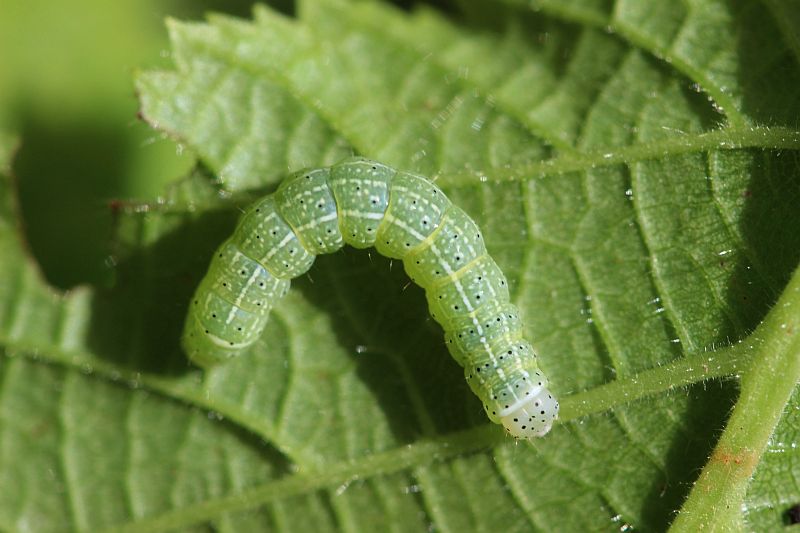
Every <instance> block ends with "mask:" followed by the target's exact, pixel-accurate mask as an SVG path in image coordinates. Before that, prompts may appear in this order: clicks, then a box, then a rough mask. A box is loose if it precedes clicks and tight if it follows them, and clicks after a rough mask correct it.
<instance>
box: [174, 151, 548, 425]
mask: <svg viewBox="0 0 800 533" xmlns="http://www.w3.org/2000/svg"><path fill="white" fill-rule="evenodd" d="M345 244H349V245H351V246H353V247H356V248H368V247H370V246H374V247H375V248H376V249H377V251H378V252H379V253H381V254H382V255H385V256H387V257H392V258H395V259H401V260H402V261H403V265H404V267H405V270H406V272H407V273H408V275H409V277H411V279H412V280H413V281H414V282H415V283H417V284H418V285H420V286H421V287H422V288H423V289H425V294H426V297H427V300H428V306H429V308H430V312H431V316H432V317H433V318H434V319H435V320H436V321H437V322H438V323H439V324H441V326H442V328H443V329H444V331H445V339H446V341H447V346H448V348H449V350H450V353H451V354H452V355H453V357H454V358H455V359H456V361H458V363H459V364H460V365H461V366H462V367H464V374H465V376H466V379H467V382H468V383H469V386H470V388H471V389H472V390H473V391H474V392H475V394H477V395H478V397H479V398H480V399H481V401H482V402H483V405H484V408H485V409H486V413H487V415H488V416H489V418H490V419H491V420H492V421H493V422H496V423H499V424H502V425H503V426H504V427H505V428H506V429H507V430H508V432H509V433H511V434H512V435H514V436H515V437H525V438H531V437H538V436H542V435H544V434H545V433H547V431H549V430H550V427H551V426H552V423H553V421H554V420H555V419H556V417H557V415H558V402H556V400H555V399H554V398H553V396H552V395H551V394H550V392H549V390H548V389H547V379H546V378H545V377H544V375H543V374H542V373H541V371H540V370H539V368H538V364H537V361H536V354H535V352H534V351H533V348H532V347H531V345H530V343H528V342H527V341H526V340H525V339H524V338H523V335H522V325H521V323H520V320H519V315H518V312H517V309H516V307H515V306H514V305H513V304H511V303H510V300H509V294H508V283H507V282H506V278H505V276H504V275H503V273H502V272H501V271H500V268H499V267H498V266H497V264H496V263H495V262H494V260H493V259H492V258H491V257H490V256H489V255H488V253H487V252H486V247H485V245H484V242H483V237H482V236H481V233H480V230H479V229H478V227H477V226H476V224H475V222H473V221H472V219H471V218H470V217H469V216H468V215H467V214H466V213H465V212H464V211H463V210H462V209H460V208H459V207H457V206H455V205H453V204H452V203H451V202H450V200H448V198H447V197H446V196H445V195H444V193H442V191H441V190H439V189H438V188H437V187H436V186H435V185H434V184H433V183H431V182H430V181H429V180H427V179H426V178H424V177H422V176H417V175H414V174H410V173H407V172H403V171H398V170H395V169H393V168H391V167H388V166H386V165H383V164H381V163H377V162H375V161H369V160H366V159H361V158H351V159H347V160H345V161H342V162H341V163H339V164H336V165H333V166H332V167H328V168H321V169H315V170H306V171H302V172H298V173H296V174H293V175H292V176H290V177H289V178H287V179H286V181H284V182H283V183H282V184H281V185H280V187H279V188H278V190H277V191H276V192H275V193H274V194H272V195H269V196H266V197H264V198H262V199H261V200H259V201H257V202H256V203H255V204H253V205H252V206H250V207H249V208H248V209H247V211H246V212H245V213H244V215H242V217H241V219H240V221H239V224H238V226H237V228H236V230H235V232H234V234H233V236H232V237H231V238H229V239H228V240H227V241H225V242H224V243H223V244H222V245H221V246H220V247H219V249H218V250H217V252H216V254H215V256H214V258H213V260H212V262H211V266H210V267H209V270H208V273H207V274H206V276H205V278H204V279H203V281H202V282H201V283H200V286H199V287H198V289H197V291H196V293H195V296H194V298H193V299H192V302H191V304H190V308H189V314H188V317H187V319H186V326H185V330H184V334H183V347H184V349H185V351H186V353H187V355H188V356H189V357H190V358H191V359H192V361H194V362H195V363H197V364H199V365H201V366H210V365H213V364H216V363H219V362H222V361H225V360H226V359H229V358H231V357H234V356H235V355H237V353H238V352H239V351H241V350H242V349H243V348H245V347H247V346H249V345H250V344H252V343H253V342H255V341H256V340H257V339H258V338H259V336H260V335H261V332H262V331H263V329H264V326H265V325H266V321H267V316H268V314H269V311H270V309H271V308H272V306H274V305H275V303H276V302H277V301H278V300H279V299H280V298H282V297H283V296H284V295H285V294H286V292H287V291H288V290H289V283H290V280H291V279H292V278H296V277H297V276H300V275H301V274H303V273H305V272H306V271H307V270H308V269H309V268H310V267H311V264H312V263H313V262H314V258H315V256H317V255H319V254H326V253H332V252H335V251H337V250H339V249H340V248H342V247H343V246H344V245H345Z"/></svg>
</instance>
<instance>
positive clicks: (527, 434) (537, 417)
mask: <svg viewBox="0 0 800 533" xmlns="http://www.w3.org/2000/svg"><path fill="white" fill-rule="evenodd" d="M556 418H558V402H557V401H556V399H555V398H553V395H552V394H550V391H549V390H547V388H546V387H541V388H540V389H539V391H538V392H537V393H536V394H534V395H533V396H531V397H529V398H526V401H525V402H524V403H520V404H519V405H517V406H515V408H514V410H512V411H511V412H509V413H508V414H506V415H505V416H501V417H500V423H501V424H503V427H504V428H506V431H508V432H509V433H510V434H511V435H512V436H514V437H518V438H525V439H530V438H533V437H542V436H544V435H545V434H546V433H547V432H548V431H550V428H551V427H553V422H554V421H555V419H556Z"/></svg>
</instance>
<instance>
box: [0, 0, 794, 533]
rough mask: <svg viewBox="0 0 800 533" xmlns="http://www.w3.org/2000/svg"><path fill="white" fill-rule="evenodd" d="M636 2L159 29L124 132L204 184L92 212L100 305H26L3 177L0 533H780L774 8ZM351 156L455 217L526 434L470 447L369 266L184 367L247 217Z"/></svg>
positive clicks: (386, 288)
mask: <svg viewBox="0 0 800 533" xmlns="http://www.w3.org/2000/svg"><path fill="white" fill-rule="evenodd" d="M646 4H647V5H646V6H644V5H643V3H641V2H624V1H621V2H616V3H613V4H612V3H609V2H605V1H602V2H593V1H591V0H583V1H575V2H557V3H556V2H544V1H543V2H537V3H535V4H532V7H535V8H536V9H535V10H529V8H528V4H527V3H524V4H523V5H522V6H521V7H508V6H505V7H504V6H490V7H489V8H486V9H487V10H489V11H491V16H486V17H485V19H481V18H477V19H475V20H474V21H473V22H468V21H465V20H458V19H456V20H453V19H449V18H446V17H445V16H443V15H442V14H441V13H438V12H437V11H433V10H430V9H420V10H418V11H414V12H412V13H404V12H401V11H397V10H396V9H394V8H391V7H389V6H387V5H384V4H379V3H346V4H345V3H339V2H336V1H332V0H318V1H308V2H304V3H302V4H301V6H300V9H299V15H298V18H296V19H293V18H285V17H283V16H281V15H278V14H276V13H274V12H272V11H269V10H267V9H264V8H261V9H258V10H256V13H255V16H254V20H253V21H244V20H239V19H232V18H226V17H219V16H212V17H210V18H209V22H207V23H184V22H178V21H174V20H173V21H170V22H169V29H170V35H171V40H172V48H173V58H174V60H175V66H176V67H175V70H174V71H161V72H144V73H141V74H139V75H138V77H137V88H138V91H139V94H140V98H141V103H142V112H143V115H144V117H145V118H146V120H147V121H148V122H150V123H151V124H153V125H155V126H157V127H158V128H160V129H162V130H164V131H166V132H169V133H170V134H171V135H173V136H175V137H176V138H178V139H179V140H181V141H182V142H183V143H185V144H187V145H188V146H190V147H191V148H192V150H193V151H194V152H195V153H196V154H197V155H198V158H199V159H200V162H201V163H202V165H201V166H200V167H198V169H197V171H196V172H195V173H193V174H192V175H191V176H189V177H187V178H186V179H184V180H182V181H180V182H178V183H176V184H175V185H174V186H173V187H172V188H170V189H169V190H168V191H166V193H165V195H164V198H162V199H160V200H157V201H156V200H154V201H152V202H146V203H142V204H126V203H121V204H119V205H118V206H117V209H118V212H117V219H118V224H117V235H118V248H117V250H116V255H115V257H116V259H117V262H118V264H117V277H118V282H117V285H116V287H114V288H113V289H111V290H103V289H93V288H85V289H81V290H78V291H74V292H71V293H69V294H58V293H56V292H54V291H52V290H51V289H49V288H48V287H47V286H46V284H45V283H44V282H43V280H42V278H41V276H40V275H39V274H38V272H37V270H36V268H35V266H34V264H33V263H32V261H31V259H30V258H29V257H28V256H27V254H26V253H25V249H24V246H23V244H22V242H21V239H20V232H19V228H18V223H17V217H16V213H15V209H16V208H15V204H14V195H13V191H12V188H11V181H10V180H9V178H8V177H7V176H6V177H5V178H4V179H3V180H2V181H0V187H2V188H0V200H2V201H1V202H0V246H2V248H0V249H2V250H3V251H4V252H3V253H4V254H7V255H4V259H3V261H0V280H2V283H0V347H1V348H0V349H2V350H3V354H4V357H3V358H2V359H0V377H2V384H3V385H2V388H0V422H2V423H0V489H2V490H0V528H2V529H8V530H18V529H19V530H22V529H35V530H37V531H47V530H61V529H65V528H70V529H78V530H92V531H94V530H100V529H104V528H107V529H116V530H128V531H154V530H165V529H189V530H191V529H194V528H201V527H202V526H204V525H205V526H206V527H213V528H215V529H223V530H237V531H238V530H253V529H255V530H268V529H279V530H291V529H296V530H301V531H306V530H342V529H344V530H364V531H371V530H384V529H388V528H391V529H393V530H398V531H402V530H409V531H419V530H423V529H441V530H466V531H482V530H492V531H494V530H502V531H530V530H547V531H550V530H558V531H583V530H591V531H598V530H601V531H606V530H607V531H612V530H615V531H618V530H627V529H629V528H630V527H633V528H635V529H639V530H665V529H666V528H667V527H668V525H669V524H670V523H671V522H672V521H673V520H674V519H675V516H676V513H678V519H677V520H676V521H675V525H674V528H675V529H676V530H678V531H682V530H685V531H690V530H697V529H700V528H701V527H702V528H705V529H710V530H729V529H736V528H745V529H748V530H763V531H768V530H775V529H776V528H779V527H782V524H783V523H784V520H785V517H786V514H785V513H786V511H787V509H788V508H789V507H791V506H792V505H793V504H794V503H797V502H800V487H798V485H797V482H796V479H798V475H800V470H798V468H800V466H799V465H800V461H798V452H797V447H796V446H794V445H793V444H795V442H796V440H797V434H796V425H797V421H796V420H795V419H796V416H795V415H796V413H797V411H798V409H800V404H798V398H797V394H796V392H795V394H794V396H793V397H791V398H790V396H791V395H792V392H793V391H794V390H795V389H796V384H797V382H798V377H800V368H798V361H800V346H799V344H800V340H799V339H800V336H798V332H800V310H799V309H800V307H798V306H800V293H798V289H797V286H798V285H799V284H800V277H799V276H800V274H797V273H795V270H796V267H797V265H798V259H800V233H799V232H797V229H796V228H797V227H798V224H800V220H799V219H800V217H799V216H798V212H797V209H796V205H797V203H798V201H800V187H798V185H797V180H796V176H797V171H798V168H800V132H798V131H797V130H796V129H792V128H796V117H797V116H798V113H797V111H798V110H797V106H798V97H797V92H796V91H795V90H793V87H796V86H797V83H796V81H797V80H798V76H800V65H799V64H798V54H797V41H796V38H795V37H794V36H793V35H792V32H791V31H790V30H791V28H790V27H789V26H787V24H786V20H796V18H797V16H798V15H797V9H795V8H794V7H792V6H790V5H789V4H787V5H781V6H778V5H777V2H774V3H766V4H765V5H768V6H770V8H769V9H766V10H759V9H758V7H760V4H755V3H753V2H730V3H724V2H710V1H706V2H704V1H700V0H698V1H697V2H693V3H691V4H687V6H685V7H683V9H684V11H680V10H676V11H674V12H673V11H669V12H666V11H664V8H663V7H661V4H660V3H658V2H647V3H646ZM682 6H683V5H682ZM469 20H472V19H469ZM750 20H755V21H757V22H758V26H756V25H753V26H752V27H750V26H748V25H747V24H745V23H746V22H748V21H750ZM744 29H746V30H747V31H744ZM701 37H702V38H701ZM793 84H794V85H793ZM0 146H2V145H0ZM352 152H355V153H359V154H363V155H365V156H368V157H372V158H376V159H380V160H382V161H386V162H387V163H390V164H393V165H396V166H398V167H402V168H408V169H414V170H417V171H420V172H424V173H426V174H429V175H431V176H434V177H436V178H437V180H438V183H440V184H441V185H442V187H443V188H444V189H445V190H446V192H447V193H448V195H450V196H451V197H452V198H453V200H454V201H455V202H457V203H458V204H459V205H461V206H463V207H464V208H465V209H466V210H467V211H468V212H470V214H472V215H473V216H474V217H475V218H476V219H477V220H478V221H479V223H480V225H481V227H482V228H483V232H484V234H485V236H486V240H487V244H488V246H489V248H490V251H491V253H492V254H493V256H495V257H496V258H497V260H498V263H499V264H500V265H501V267H502V268H503V270H504V271H505V272H506V274H507V276H508V278H509V281H510V283H511V285H512V293H513V298H514V301H515V302H516V303H517V304H518V305H519V307H520V310H521V312H522V314H523V318H524V321H525V324H526V327H527V329H526V333H527V334H528V336H529V337H530V338H531V339H532V340H533V342H534V345H535V346H536V347H537V350H538V351H539V353H540V360H541V365H542V367H543V369H544V370H545V372H546V373H547V375H548V376H549V377H550V379H551V381H552V384H553V388H554V391H555V392H556V393H557V394H558V395H559V397H560V399H561V400H562V406H563V411H562V417H561V420H560V423H559V424H558V425H557V426H556V427H555V428H554V429H553V431H552V432H551V433H550V434H549V435H548V436H547V437H545V438H544V439H541V440H537V441H536V442H534V443H528V442H515V441H513V440H512V439H511V438H509V437H507V436H505V435H504V434H503V432H502V430H501V429H500V428H499V427H496V426H494V425H492V424H490V423H488V421H487V420H486V419H485V416H484V415H483V413H482V410H481V407H480V404H479V402H478V401H477V399H476V398H474V397H473V396H472V394H471V393H470V392H469V390H468V388H467V386H466V384H465V382H464V380H463V378H462V375H461V370H460V369H459V368H458V366H457V364H456V363H455V362H454V361H452V360H451V359H450V358H449V356H448V355H447V351H446V349H445V347H444V346H443V342H442V338H441V331H440V329H439V328H438V326H437V325H436V324H435V323H433V322H432V321H431V320H430V319H429V317H428V315H427V311H426V308H425V302H424V297H423V294H422V291H421V290H420V289H419V288H418V287H416V286H414V285H411V284H410V282H409V281H408V279H407V278H406V276H405V274H404V273H403V271H402V268H401V267H400V265H399V264H397V263H392V262H391V261H389V260H387V259H384V258H382V257H380V256H377V255H376V254H375V253H369V252H367V251H354V250H352V249H346V250H344V251H343V252H341V253H337V254H334V255H331V256H324V257H320V258H318V259H317V262H316V264H315V266H314V268H313V269H312V270H311V272H310V273H309V275H308V276H306V277H303V278H301V279H299V280H297V282H296V283H294V287H293V290H292V291H291V292H290V294H289V296H288V297H287V298H286V299H285V300H284V301H282V302H281V303H280V304H279V305H278V306H277V308H276V309H275V311H274V312H273V315H272V316H271V319H270V322H269V325H268V327H267V331H266V332H265V334H264V336H263V338H262V340H261V341H260V342H259V343H258V344H257V345H256V346H255V347H254V348H253V349H251V350H250V351H249V353H248V354H246V355H245V356H243V357H240V358H239V359H237V360H235V361H233V362H232V363H230V364H227V365H224V366H222V367H219V368H215V369H214V370H211V371H209V372H205V373H203V372H201V371H199V370H197V369H194V368H192V367H191V366H190V365H189V364H188V362H187V361H186V360H185V357H184V356H183V354H182V353H181V352H180V349H179V346H178V338H179V335H180V330H181V327H182V321H183V317H184V314H185V309H186V304H187V300H188V298H189V297H190V294H191V293H192V291H193V289H194V287H195V285H196V283H197V282H198V281H199V279H200V277H201V276H202V275H203V273H204V271H205V268H206V266H207V263H208V259H209V256H210V254H211V252H212V250H213V249H214V248H215V247H216V246H217V245H218V243H219V242H221V240H223V239H224V238H225V236H226V235H228V234H229V233H230V231H231V230H232V228H233V226H234V224H235V220H236V216H237V214H238V213H239V208H240V207H241V206H242V204H243V203H245V202H246V201H247V200H248V199H249V198H252V196H253V194H254V193H256V192H257V191H259V192H263V191H265V190H266V191H269V190H271V189H272V188H274V186H275V185H276V184H277V183H278V182H279V181H280V179H281V178H282V177H283V176H284V175H285V174H286V173H287V171H288V170H290V169H295V168H297V167H300V166H319V165H324V164H328V163H331V162H333V161H336V160H337V159H338V158H340V157H342V156H343V155H345V154H348V153H352ZM5 153H7V152H6V151H4V150H0V154H5ZM0 163H2V165H0V166H2V167H3V168H5V167H7V164H8V160H7V158H6V159H5V160H3V161H0ZM4 174H6V175H7V174H8V172H7V171H6V172H4ZM6 251H7V252H6ZM740 390H741V391H742V394H739V391H740ZM784 411H785V412H784ZM756 413H757V414H756ZM782 413H783V419H781V416H782ZM729 416H730V418H729ZM779 420H780V421H779ZM729 421H730V423H729ZM718 439H719V442H717V440H718ZM709 457H710V460H709ZM701 471H702V474H701V473H700V472H701ZM754 472H755V478H754V479H753V481H752V483H750V479H751V476H752V475H753V473H754ZM722 479H724V480H726V482H720V481H719V480H722ZM727 481H730V482H727ZM695 482H697V483H698V484H697V488H696V489H694V490H692V485H693V484H694V483H695ZM18 487H24V490H19V488H18ZM12 488H14V490H12Z"/></svg>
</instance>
